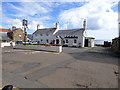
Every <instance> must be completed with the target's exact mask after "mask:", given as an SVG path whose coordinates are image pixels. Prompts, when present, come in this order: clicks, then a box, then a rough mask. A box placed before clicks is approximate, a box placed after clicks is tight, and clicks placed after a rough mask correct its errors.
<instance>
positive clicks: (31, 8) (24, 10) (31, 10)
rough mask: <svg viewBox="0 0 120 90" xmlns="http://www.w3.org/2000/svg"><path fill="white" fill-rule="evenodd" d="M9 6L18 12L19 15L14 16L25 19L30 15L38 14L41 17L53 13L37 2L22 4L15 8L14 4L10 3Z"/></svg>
mask: <svg viewBox="0 0 120 90" xmlns="http://www.w3.org/2000/svg"><path fill="white" fill-rule="evenodd" d="M8 6H10V7H11V8H12V9H15V10H16V12H17V14H16V15H13V16H18V17H25V16H29V15H30V16H34V15H37V14H38V15H40V14H44V13H48V12H50V11H51V9H50V8H47V7H43V6H41V4H40V3H36V2H21V3H20V6H15V5H13V4H10V3H8Z"/></svg>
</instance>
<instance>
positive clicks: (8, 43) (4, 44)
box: [0, 42, 15, 48]
mask: <svg viewBox="0 0 120 90" xmlns="http://www.w3.org/2000/svg"><path fill="white" fill-rule="evenodd" d="M5 46H11V45H10V42H3V43H0V47H2V48H3V47H5ZM13 46H15V42H13Z"/></svg>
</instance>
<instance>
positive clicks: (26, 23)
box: [22, 19, 28, 43]
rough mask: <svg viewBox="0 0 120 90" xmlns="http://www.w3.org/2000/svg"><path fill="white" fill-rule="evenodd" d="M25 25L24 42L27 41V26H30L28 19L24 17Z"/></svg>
mask: <svg viewBox="0 0 120 90" xmlns="http://www.w3.org/2000/svg"><path fill="white" fill-rule="evenodd" d="M22 25H23V27H24V42H25V43H26V38H27V37H26V36H27V32H26V28H28V27H27V26H28V21H27V19H23V23H22Z"/></svg>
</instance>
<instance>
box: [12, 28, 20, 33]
mask: <svg viewBox="0 0 120 90" xmlns="http://www.w3.org/2000/svg"><path fill="white" fill-rule="evenodd" d="M18 29H21V28H16V29H14V30H11V31H10V32H13V31H16V30H18ZM21 30H22V29H21Z"/></svg>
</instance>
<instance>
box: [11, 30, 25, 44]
mask: <svg viewBox="0 0 120 90" xmlns="http://www.w3.org/2000/svg"><path fill="white" fill-rule="evenodd" d="M19 35H21V37H19ZM13 40H14V41H15V42H16V41H18V40H22V41H24V33H23V30H22V29H18V30H15V31H13Z"/></svg>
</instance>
